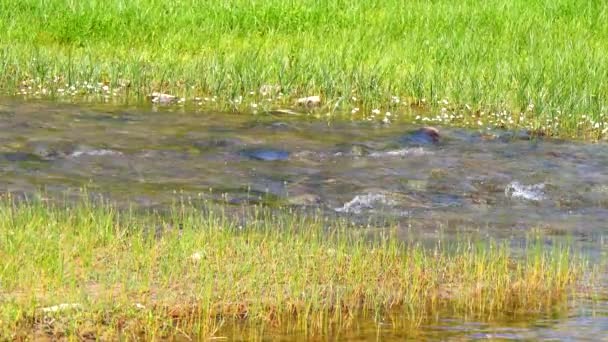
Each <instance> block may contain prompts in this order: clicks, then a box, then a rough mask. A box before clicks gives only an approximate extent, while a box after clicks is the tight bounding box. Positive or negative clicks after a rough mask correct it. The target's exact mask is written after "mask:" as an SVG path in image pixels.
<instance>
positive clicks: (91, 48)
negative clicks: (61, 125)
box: [0, 0, 608, 139]
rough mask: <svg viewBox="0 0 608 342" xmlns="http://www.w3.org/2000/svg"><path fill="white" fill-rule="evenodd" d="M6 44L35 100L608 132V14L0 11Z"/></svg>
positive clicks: (263, 6)
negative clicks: (157, 98) (162, 95)
mask: <svg viewBox="0 0 608 342" xmlns="http://www.w3.org/2000/svg"><path fill="white" fill-rule="evenodd" d="M0 32H2V34H1V35H0V87H1V88H2V89H3V91H4V92H5V93H10V94H21V95H23V96H25V97H26V98H36V97H50V98H68V99H71V100H72V99H73V100H74V101H78V100H83V99H86V100H88V99H89V98H94V99H95V100H103V101H111V102H118V103H123V102H126V101H131V102H132V101H145V100H146V96H147V95H148V94H150V93H151V92H153V91H162V92H166V93H169V94H172V95H175V96H177V98H178V99H180V100H181V99H183V102H184V103H186V104H188V103H189V104H191V105H193V106H199V107H201V108H221V109H232V110H235V111H240V112H264V111H271V110H274V109H277V108H286V107H293V106H294V103H295V101H296V99H297V98H300V97H304V96H312V95H319V96H321V100H322V102H321V105H320V106H321V108H320V109H317V111H318V112H319V113H320V114H319V115H322V116H325V114H327V113H329V114H330V116H331V115H333V116H336V117H337V116H346V117H351V116H353V117H356V118H368V119H370V120H383V121H385V122H386V121H393V120H410V121H415V122H419V123H427V124H431V123H432V124H441V125H459V126H469V127H481V128H485V127H488V126H491V127H504V128H525V129H532V130H535V131H538V132H539V133H540V134H552V135H560V136H570V137H576V138H588V139H598V138H601V137H603V136H604V135H605V134H606V133H608V126H606V124H605V116H606V114H607V112H608V109H607V108H608V100H607V96H608V81H607V80H608V5H607V4H606V2H604V1H576V0H535V1H523V0H515V1H511V0H489V1H405V2H404V1H397V0H387V1H362V0H355V1H326V0H291V1H284V0H268V1H244V0H229V1H217V0H210V1H195V0H190V1H183V0H182V1H172V2H167V1H158V0H135V1H126V0H108V1H94V0H93V1H66V0H64V1H60V0H45V1H38V0H36V1H34V0H24V1H19V2H15V1H8V0H1V1H0ZM180 102H182V101H180Z"/></svg>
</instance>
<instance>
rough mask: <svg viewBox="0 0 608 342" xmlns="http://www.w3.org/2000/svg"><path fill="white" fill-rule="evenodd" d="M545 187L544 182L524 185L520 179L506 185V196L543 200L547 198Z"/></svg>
mask: <svg viewBox="0 0 608 342" xmlns="http://www.w3.org/2000/svg"><path fill="white" fill-rule="evenodd" d="M544 189H545V184H544V183H540V184H532V185H524V184H521V183H520V182H518V181H514V182H511V183H510V184H509V185H507V186H506V187H505V196H507V197H510V198H520V199H525V200H529V201H542V200H544V199H546V196H545V192H544V191H543V190H544Z"/></svg>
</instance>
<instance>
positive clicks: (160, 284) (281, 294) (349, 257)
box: [0, 200, 584, 339]
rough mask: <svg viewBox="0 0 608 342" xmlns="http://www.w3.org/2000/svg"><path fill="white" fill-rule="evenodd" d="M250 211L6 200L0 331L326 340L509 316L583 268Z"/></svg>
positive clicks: (543, 299) (533, 251)
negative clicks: (247, 334)
mask: <svg viewBox="0 0 608 342" xmlns="http://www.w3.org/2000/svg"><path fill="white" fill-rule="evenodd" d="M244 217H245V218H241V219H238V220H237V219H234V218H232V219H229V218H227V217H226V216H225V215H224V214H223V213H222V212H221V211H219V210H218V209H213V208H212V207H204V208H199V209H196V208H194V207H192V206H190V205H186V206H177V207H175V208H174V209H173V210H172V212H171V213H170V214H164V215H160V214H154V213H149V214H145V213H138V214H136V213H134V212H130V211H119V210H117V209H115V208H113V207H111V206H109V205H105V204H100V203H97V204H92V203H91V202H83V203H80V204H77V205H71V206H59V207H56V206H53V205H50V204H43V203H40V202H31V203H20V204H16V203H13V202H11V201H9V200H5V201H3V202H2V203H0V260H2V264H1V267H0V327H1V329H2V331H0V334H1V335H2V336H10V337H13V338H17V337H25V336H42V335H46V336H54V337H61V336H72V337H77V336H80V338H83V336H85V337H86V336H89V337H95V338H100V339H107V338H116V336H119V334H120V336H122V337H123V338H125V337H129V336H130V337H131V338H135V337H140V338H141V337H146V339H149V338H158V337H162V336H173V335H182V336H190V337H204V336H223V335H222V334H223V330H222V327H223V326H224V325H227V324H228V325H231V324H246V325H247V326H250V327H252V328H254V329H258V330H260V331H261V330H263V329H264V327H272V328H274V329H283V330H284V329H291V330H290V331H299V332H300V333H306V334H323V333H324V332H327V330H328V329H329V328H330V327H347V326H348V325H349V324H352V323H353V322H360V321H361V320H369V321H374V322H379V321H384V322H387V323H390V322H393V323H394V324H396V325H397V324H401V325H402V324H408V325H410V326H411V327H416V326H417V325H419V324H421V323H423V322H427V321H429V320H432V319H436V318H438V317H440V316H441V313H442V312H449V313H450V315H454V314H455V315H462V316H467V317H476V318H478V319H482V320H491V319H501V318H504V317H511V318H512V317H517V316H518V315H529V314H539V313H540V314H542V313H545V312H549V311H550V310H553V309H554V308H555V307H556V306H559V305H560V304H563V303H564V302H565V301H566V299H567V296H568V294H569V292H570V290H572V289H573V286H574V285H575V284H576V282H577V279H580V278H579V277H580V276H581V275H582V272H583V271H584V264H583V263H582V262H581V260H580V259H579V258H578V257H576V256H573V255H571V252H570V251H569V249H568V248H566V247H545V246H543V245H542V243H540V242H538V243H534V242H533V243H532V244H531V245H530V247H527V248H525V249H524V251H523V255H520V256H518V257H515V256H514V255H513V253H512V252H511V251H510V249H509V247H507V246H506V245H503V244H497V243H492V242H484V243H482V242H479V243H474V242H467V241H461V242H458V243H454V244H451V245H450V244H448V247H445V246H446V243H445V242H443V245H442V247H440V246H439V245H438V246H437V247H436V248H431V249H428V248H423V247H421V246H419V245H417V244H412V243H405V242H401V241H399V240H398V239H397V238H395V237H394V236H393V233H394V231H393V230H391V229H388V230H382V231H381V232H380V233H377V234H373V235H370V234H369V231H366V230H364V229H359V228H353V227H347V226H346V225H345V223H344V222H334V221H328V220H327V219H324V218H322V217H321V216H317V215H313V216H303V215H300V214H298V213H295V212H291V211H289V210H288V209H285V210H283V211H278V212H277V211H274V212H272V213H271V212H268V211H264V210H260V211H257V212H256V211H252V212H250V213H249V214H248V215H245V216H244ZM60 304H67V306H69V308H64V309H63V310H58V311H57V312H55V313H52V312H45V308H47V311H48V308H49V307H52V306H55V305H60Z"/></svg>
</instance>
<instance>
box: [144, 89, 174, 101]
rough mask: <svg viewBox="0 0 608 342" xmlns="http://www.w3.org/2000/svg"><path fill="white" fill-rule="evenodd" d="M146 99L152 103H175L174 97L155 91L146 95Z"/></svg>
mask: <svg viewBox="0 0 608 342" xmlns="http://www.w3.org/2000/svg"><path fill="white" fill-rule="evenodd" d="M148 98H150V99H152V103H160V104H169V103H173V102H177V97H176V96H173V95H169V94H164V93H159V92H157V91H155V92H153V93H152V94H150V95H148Z"/></svg>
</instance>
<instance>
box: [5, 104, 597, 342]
mask: <svg viewBox="0 0 608 342" xmlns="http://www.w3.org/2000/svg"><path fill="white" fill-rule="evenodd" d="M418 128H419V127H414V126H408V125H404V124H390V125H387V124H380V123H370V122H333V123H331V124H329V123H327V122H323V121H320V120H318V119H314V120H309V119H307V118H306V116H305V115H302V116H298V115H286V114H275V115H272V114H263V115H262V114H260V115H257V116H251V115H239V114H225V113H203V112H188V111H187V110H183V109H178V108H175V107H158V108H155V107H148V108H141V107H139V108H130V107H110V106H104V105H101V106H97V107H96V106H92V105H87V106H75V105H68V104H57V103H49V102H31V101H30V102H22V101H19V100H15V99H10V98H9V99H7V98H4V99H2V100H1V101H0V130H1V131H2V134H1V135H0V175H1V178H0V191H1V192H4V193H6V192H11V193H17V194H32V193H36V192H38V191H39V190H45V191H47V192H48V194H49V195H53V194H64V193H65V192H66V191H72V193H74V194H77V193H78V192H77V191H78V189H79V188H81V187H83V186H86V187H87V189H88V191H89V192H90V193H94V194H101V195H104V196H106V197H108V198H110V199H112V200H114V201H117V202H118V203H123V204H127V203H137V204H138V205H140V206H143V207H163V206H166V205H168V204H170V203H172V202H173V201H175V199H176V198H178V197H181V198H191V199H192V201H199V200H200V201H203V200H205V201H215V202H220V203H227V204H229V205H234V206H235V207H236V206H237V205H243V204H249V203H266V204H268V205H291V206H295V207H299V208H303V209H309V208H310V209H318V208H320V209H323V210H324V211H325V212H326V213H331V215H338V216H345V217H348V218H350V219H352V220H353V221H355V222H359V223H365V222H369V221H375V222H383V221H386V220H388V221H390V222H393V223H397V224H399V226H400V227H401V230H400V232H401V234H402V236H403V237H404V238H411V237H412V236H413V237H414V238H416V239H421V240H424V241H430V242H432V241H435V240H437V239H440V238H450V237H454V236H456V235H461V234H471V235H474V236H479V237H483V238H487V237H492V238H496V239H510V240H511V241H513V243H514V244H517V242H518V241H519V239H522V238H525V237H526V236H528V234H531V233H533V232H538V231H542V232H543V233H544V234H546V236H548V237H554V238H559V237H560V236H567V237H568V239H571V243H572V244H573V245H576V246H577V248H578V247H580V248H582V249H584V250H586V251H588V252H589V255H590V256H591V261H592V263H599V262H601V260H604V259H605V254H606V242H605V239H604V236H605V235H606V233H607V232H608V228H607V225H606V222H608V172H606V169H607V167H608V145H606V144H587V143H580V142H568V141H557V140H550V139H535V138H534V137H530V136H528V135H527V134H526V133H525V132H507V131H499V130H495V131H483V132H479V131H469V130H462V129H447V128H445V129H441V139H440V140H439V142H438V143H433V141H432V139H425V138H424V137H423V138H420V137H419V136H417V135H416V134H415V133H412V132H416V130H417V129H418ZM581 327H584V329H581ZM607 333H608V302H606V301H599V302H598V303H595V304H594V305H591V304H588V303H587V304H585V303H579V304H578V305H576V306H574V307H572V308H571V309H570V310H568V314H566V315H562V316H561V317H557V318H556V317H545V318H541V319H535V320H529V321H526V322H501V323H492V324H490V323H482V322H465V321H463V320H462V319H453V320H440V321H438V322H437V323H436V324H434V325H431V326H426V327H424V328H423V329H422V330H421V331H420V333H419V334H420V335H419V337H420V338H439V339H456V340H459V339H492V338H495V339H558V340H579V339H582V338H586V339H589V340H598V339H604V338H605V337H604V335H606V334H607ZM377 334H380V335H377ZM376 336H384V337H385V338H388V337H389V336H392V337H395V338H399V337H402V336H403V335H400V333H399V332H398V331H395V329H391V327H384V326H382V325H377V326H372V327H363V328H361V329H359V330H357V332H355V333H353V334H352V336H351V335H350V334H349V333H347V334H346V337H349V338H353V339H370V338H376ZM286 338H287V337H286Z"/></svg>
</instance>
